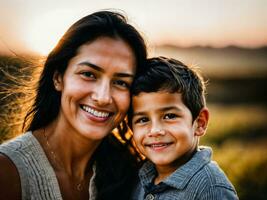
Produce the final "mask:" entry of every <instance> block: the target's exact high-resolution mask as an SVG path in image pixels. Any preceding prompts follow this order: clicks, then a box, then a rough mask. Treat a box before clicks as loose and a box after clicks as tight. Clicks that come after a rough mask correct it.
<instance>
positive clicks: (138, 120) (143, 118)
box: [134, 117, 148, 124]
mask: <svg viewBox="0 0 267 200" xmlns="http://www.w3.org/2000/svg"><path fill="white" fill-rule="evenodd" d="M146 122H148V118H147V117H141V118H138V119H137V120H135V121H134V123H135V124H144V123H146Z"/></svg>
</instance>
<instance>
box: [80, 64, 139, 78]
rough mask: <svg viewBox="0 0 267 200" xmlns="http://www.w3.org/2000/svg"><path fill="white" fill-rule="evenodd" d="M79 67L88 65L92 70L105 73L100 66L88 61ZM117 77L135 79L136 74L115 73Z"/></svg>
mask: <svg viewBox="0 0 267 200" xmlns="http://www.w3.org/2000/svg"><path fill="white" fill-rule="evenodd" d="M78 65H86V66H88V67H90V68H93V69H94V70H96V71H99V72H105V70H104V69H103V68H101V67H99V66H97V65H95V64H93V63H90V62H88V61H86V62H81V63H79V64H78ZM115 76H117V77H130V78H133V77H134V74H130V73H122V72H119V73H115Z"/></svg>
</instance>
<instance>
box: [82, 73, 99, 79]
mask: <svg viewBox="0 0 267 200" xmlns="http://www.w3.org/2000/svg"><path fill="white" fill-rule="evenodd" d="M81 74H82V75H83V76H85V77H86V78H93V79H95V78H96V76H95V75H94V74H93V73H92V72H82V73H81Z"/></svg>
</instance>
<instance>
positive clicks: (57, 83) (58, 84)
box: [53, 71, 63, 92]
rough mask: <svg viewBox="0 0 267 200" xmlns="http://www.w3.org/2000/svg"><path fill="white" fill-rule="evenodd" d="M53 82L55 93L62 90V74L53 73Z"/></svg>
mask: <svg viewBox="0 0 267 200" xmlns="http://www.w3.org/2000/svg"><path fill="white" fill-rule="evenodd" d="M53 82H54V87H55V89H56V91H59V92H60V91H62V88H63V78H62V74H60V73H59V72H58V71H55V73H54V75H53Z"/></svg>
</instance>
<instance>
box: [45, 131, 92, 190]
mask: <svg viewBox="0 0 267 200" xmlns="http://www.w3.org/2000/svg"><path fill="white" fill-rule="evenodd" d="M43 134H44V138H45V144H46V146H47V149H48V150H49V153H50V154H51V155H52V157H53V160H54V162H55V163H56V164H57V165H58V166H59V167H60V168H61V169H62V170H64V171H66V170H65V168H64V167H63V164H62V162H61V160H60V159H58V158H57V156H56V154H55V151H54V150H53V148H52V147H51V145H50V143H49V142H48V137H47V135H46V133H45V128H44V131H43ZM89 174H90V173H88V174H86V176H84V178H83V179H82V180H81V181H80V182H78V183H77V184H76V189H77V190H78V191H82V190H83V189H84V182H85V180H86V179H85V178H86V177H87V175H89Z"/></svg>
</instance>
